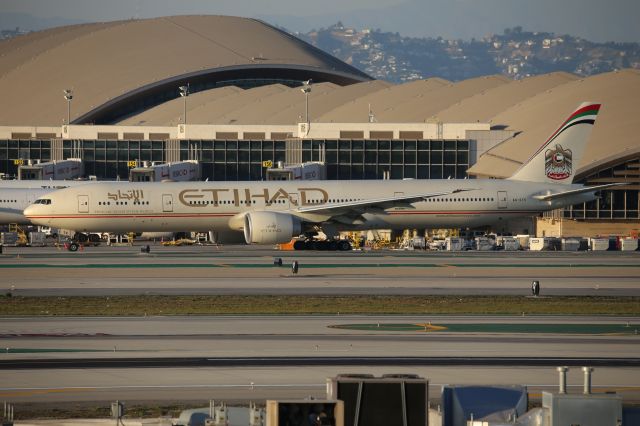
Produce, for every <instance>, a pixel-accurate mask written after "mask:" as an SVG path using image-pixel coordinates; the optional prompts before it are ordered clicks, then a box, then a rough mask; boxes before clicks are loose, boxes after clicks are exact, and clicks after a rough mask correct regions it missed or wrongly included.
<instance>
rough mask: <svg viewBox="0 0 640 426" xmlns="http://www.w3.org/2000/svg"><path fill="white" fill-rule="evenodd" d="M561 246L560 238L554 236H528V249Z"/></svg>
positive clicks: (539, 249)
mask: <svg viewBox="0 0 640 426" xmlns="http://www.w3.org/2000/svg"><path fill="white" fill-rule="evenodd" d="M560 248H561V244H560V240H558V239H557V238H554V237H542V238H529V250H531V251H542V250H559V249H560Z"/></svg>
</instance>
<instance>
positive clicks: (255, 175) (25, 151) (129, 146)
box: [0, 139, 469, 181]
mask: <svg viewBox="0 0 640 426" xmlns="http://www.w3.org/2000/svg"><path fill="white" fill-rule="evenodd" d="M73 145H74V142H73V141H67V140H65V141H64V143H63V158H70V157H72V156H73ZM164 146H165V144H164V142H163V141H149V140H120V141H116V140H83V141H80V149H81V156H82V159H83V160H84V163H85V173H86V174H87V175H95V176H96V177H97V178H98V179H116V178H117V177H119V178H120V179H127V177H128V173H129V172H128V169H129V162H130V161H134V160H138V161H158V162H163V161H166V153H165V149H164ZM194 146H195V147H196V148H197V151H198V152H199V155H200V161H201V164H202V178H203V179H206V178H208V179H209V180H219V181H225V180H229V181H237V180H260V179H262V178H263V172H264V170H263V168H262V162H263V161H266V160H271V161H273V163H274V164H276V163H277V162H278V161H283V162H285V161H286V154H287V142H286V141H284V140H189V141H187V140H185V141H180V160H187V159H189V147H194ZM50 148H51V146H50V142H49V141H40V140H20V141H18V140H0V172H2V173H6V174H8V175H10V176H15V175H16V174H17V169H18V165H17V164H16V163H15V162H14V160H16V159H22V160H28V159H34V160H35V159H40V160H42V161H48V160H50V159H51V157H52V155H51V149H50ZM323 156H324V159H325V163H326V165H327V178H328V179H346V180H351V179H382V178H383V176H384V173H385V172H389V174H390V177H391V179H409V178H413V179H447V178H452V179H462V178H464V177H466V170H467V169H468V168H469V141H467V140H415V139H413V140H386V139H373V140H368V139H367V140H364V139H318V140H303V141H302V161H303V162H307V161H320V160H321V158H322V157H323Z"/></svg>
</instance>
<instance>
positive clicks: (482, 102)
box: [437, 72, 578, 127]
mask: <svg viewBox="0 0 640 426" xmlns="http://www.w3.org/2000/svg"><path fill="white" fill-rule="evenodd" d="M577 79H578V77H577V76H575V75H573V74H568V73H565V72H555V73H551V74H542V75H539V76H535V77H529V78H525V79H522V80H510V81H509V82H508V83H507V84H501V85H498V86H496V87H493V88H489V89H486V90H481V91H480V92H477V93H474V94H472V95H471V96H468V97H466V98H463V99H460V100H459V101H457V102H456V103H455V104H453V105H451V106H450V107H448V108H445V109H443V110H441V111H439V112H438V113H437V116H438V120H439V121H442V122H443V123H461V122H474V121H480V122H482V123H487V122H488V123H491V124H492V125H493V126H494V127H502V126H501V125H502V123H494V122H493V118H494V117H495V116H496V115H498V114H499V113H501V112H503V111H505V110H507V109H509V108H511V107H514V106H516V105H517V104H519V103H520V102H523V101H524V100H526V99H529V98H531V97H534V96H538V95H539V94H540V93H543V92H545V91H547V90H550V89H553V88H554V87H557V86H559V85H561V84H565V83H569V82H571V81H575V80H577Z"/></svg>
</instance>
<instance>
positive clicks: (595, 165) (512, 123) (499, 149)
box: [469, 70, 640, 178]
mask: <svg viewBox="0 0 640 426" xmlns="http://www.w3.org/2000/svg"><path fill="white" fill-rule="evenodd" d="M638 99H640V72H639V71H637V70H622V71H616V72H611V73H605V74H599V75H595V76H592V77H588V78H585V79H579V80H575V81H572V82H569V83H566V84H562V85H559V86H557V87H555V88H553V89H549V90H546V91H544V92H543V93H540V94H539V95H537V96H534V97H531V98H529V99H527V100H525V101H523V102H521V103H520V104H518V105H515V106H513V107H511V108H508V109H506V110H504V111H503V112H501V113H499V114H497V115H496V116H494V117H493V119H492V122H494V123H503V124H504V125H506V126H507V128H509V129H513V130H516V131H520V132H521V133H520V134H518V135H517V136H516V137H514V138H511V139H508V140H507V141H505V142H503V143H501V144H499V145H497V146H495V147H494V148H492V149H491V150H489V151H488V152H487V153H485V154H484V155H483V156H481V157H480V159H479V160H478V162H477V163H476V164H475V165H474V166H473V167H471V168H470V170H469V173H470V174H474V175H480V176H492V177H508V176H511V175H512V174H513V172H515V170H516V169H517V168H518V167H519V166H520V164H522V162H524V161H526V160H527V159H528V158H529V157H530V156H531V154H532V153H533V152H534V151H535V150H536V149H537V148H538V147H539V146H540V144H541V142H542V141H544V140H546V139H547V138H548V136H549V135H550V134H551V133H552V132H553V131H554V130H555V129H556V128H557V127H558V126H559V125H560V124H561V123H562V121H563V120H564V119H566V118H567V117H568V116H569V114H570V113H571V112H572V111H574V110H575V108H576V107H577V106H578V105H579V104H580V103H582V102H591V101H593V102H600V103H602V108H601V109H600V113H599V114H598V118H597V120H596V124H595V126H594V128H593V132H592V133H591V139H590V141H589V145H588V146H587V150H586V151H585V154H584V160H583V164H580V165H578V169H577V173H578V175H584V174H585V173H587V172H593V171H594V170H596V169H599V168H602V167H606V166H608V165H610V164H612V163H615V162H619V161H621V160H623V159H626V158H631V157H633V156H637V155H638V154H639V153H640V143H638V139H637V138H638V136H637V135H638V134H640V121H639V120H638V117H637V115H638V107H637V102H638ZM578 178H580V176H578Z"/></svg>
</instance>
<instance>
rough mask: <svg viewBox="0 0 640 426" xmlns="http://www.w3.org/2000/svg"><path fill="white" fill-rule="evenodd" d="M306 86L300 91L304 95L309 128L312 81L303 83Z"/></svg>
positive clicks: (306, 120) (305, 116)
mask: <svg viewBox="0 0 640 426" xmlns="http://www.w3.org/2000/svg"><path fill="white" fill-rule="evenodd" d="M302 84H304V86H303V87H302V89H300V91H301V92H302V93H304V119H305V122H306V123H307V128H309V93H311V79H309V80H307V81H304V82H302Z"/></svg>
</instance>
